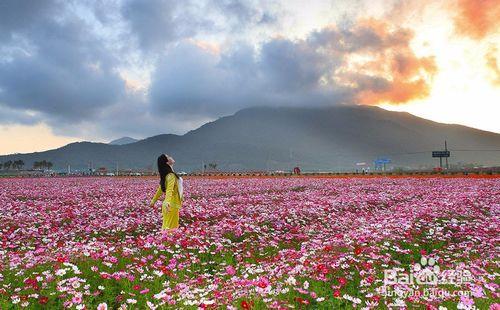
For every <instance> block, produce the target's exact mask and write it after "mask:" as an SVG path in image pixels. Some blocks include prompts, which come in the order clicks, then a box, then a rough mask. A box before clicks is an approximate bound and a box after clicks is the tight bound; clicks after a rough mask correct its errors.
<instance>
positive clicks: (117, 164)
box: [116, 163, 118, 176]
mask: <svg viewBox="0 0 500 310" xmlns="http://www.w3.org/2000/svg"><path fill="white" fill-rule="evenodd" d="M116 176H118V163H116Z"/></svg>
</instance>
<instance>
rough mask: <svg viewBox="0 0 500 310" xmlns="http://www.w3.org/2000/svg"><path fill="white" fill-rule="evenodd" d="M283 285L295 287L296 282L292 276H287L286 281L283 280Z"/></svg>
mask: <svg viewBox="0 0 500 310" xmlns="http://www.w3.org/2000/svg"><path fill="white" fill-rule="evenodd" d="M285 283H286V284H288V285H295V284H297V280H295V278H294V277H293V276H289V277H288V279H286V280H285Z"/></svg>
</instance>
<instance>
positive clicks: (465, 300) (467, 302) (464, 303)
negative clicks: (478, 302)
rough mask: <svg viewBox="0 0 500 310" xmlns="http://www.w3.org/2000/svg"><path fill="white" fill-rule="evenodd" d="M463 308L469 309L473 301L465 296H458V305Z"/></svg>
mask: <svg viewBox="0 0 500 310" xmlns="http://www.w3.org/2000/svg"><path fill="white" fill-rule="evenodd" d="M459 305H462V306H463V307H465V308H471V307H472V306H473V305H474V300H473V299H472V298H469V297H467V296H465V295H462V296H460V303H459Z"/></svg>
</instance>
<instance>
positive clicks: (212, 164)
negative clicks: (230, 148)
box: [208, 163, 217, 170]
mask: <svg viewBox="0 0 500 310" xmlns="http://www.w3.org/2000/svg"><path fill="white" fill-rule="evenodd" d="M208 167H210V169H213V170H215V169H217V164H216V163H210V164H208Z"/></svg>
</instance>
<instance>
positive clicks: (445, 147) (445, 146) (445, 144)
mask: <svg viewBox="0 0 500 310" xmlns="http://www.w3.org/2000/svg"><path fill="white" fill-rule="evenodd" d="M444 150H445V151H448V144H447V143H446V140H444ZM445 158H446V170H448V169H449V168H450V167H449V166H448V157H445Z"/></svg>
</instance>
